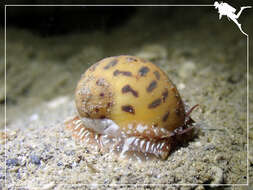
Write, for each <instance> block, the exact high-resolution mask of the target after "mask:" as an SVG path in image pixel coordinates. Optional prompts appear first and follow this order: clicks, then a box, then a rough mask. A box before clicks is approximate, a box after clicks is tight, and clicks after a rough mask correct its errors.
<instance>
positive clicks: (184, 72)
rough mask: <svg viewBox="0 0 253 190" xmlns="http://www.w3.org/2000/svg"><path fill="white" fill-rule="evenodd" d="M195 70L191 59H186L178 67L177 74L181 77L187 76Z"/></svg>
mask: <svg viewBox="0 0 253 190" xmlns="http://www.w3.org/2000/svg"><path fill="white" fill-rule="evenodd" d="M195 70H196V65H195V63H194V62H192V61H187V62H185V63H183V64H182V66H181V67H180V68H179V73H178V74H179V76H180V77H182V78H188V77H191V76H192V75H193V73H194V72H195Z"/></svg>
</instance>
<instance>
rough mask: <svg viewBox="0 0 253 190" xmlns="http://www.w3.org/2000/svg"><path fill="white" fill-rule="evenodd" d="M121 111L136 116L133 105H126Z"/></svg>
mask: <svg viewBox="0 0 253 190" xmlns="http://www.w3.org/2000/svg"><path fill="white" fill-rule="evenodd" d="M121 109H122V110H123V111H125V112H128V113H131V114H135V110H134V108H133V106H131V105H124V106H122V107H121Z"/></svg>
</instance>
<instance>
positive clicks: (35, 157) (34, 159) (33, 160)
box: [30, 155, 40, 165]
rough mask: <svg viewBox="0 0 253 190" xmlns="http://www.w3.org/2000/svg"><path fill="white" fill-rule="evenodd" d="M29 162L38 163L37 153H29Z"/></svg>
mask: <svg viewBox="0 0 253 190" xmlns="http://www.w3.org/2000/svg"><path fill="white" fill-rule="evenodd" d="M30 162H31V163H33V164H36V165H40V157H39V156H37V155H31V156H30Z"/></svg>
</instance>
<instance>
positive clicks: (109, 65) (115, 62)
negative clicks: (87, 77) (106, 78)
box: [104, 59, 118, 69]
mask: <svg viewBox="0 0 253 190" xmlns="http://www.w3.org/2000/svg"><path fill="white" fill-rule="evenodd" d="M117 63H118V59H113V60H112V61H110V62H109V63H108V64H107V65H106V66H105V67H104V69H109V68H111V67H114V66H115V65H117Z"/></svg>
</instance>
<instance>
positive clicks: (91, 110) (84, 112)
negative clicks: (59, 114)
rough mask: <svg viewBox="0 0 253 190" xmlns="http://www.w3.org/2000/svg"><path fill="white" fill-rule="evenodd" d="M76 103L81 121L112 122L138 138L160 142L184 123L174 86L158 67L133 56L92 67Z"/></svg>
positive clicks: (79, 84)
mask: <svg viewBox="0 0 253 190" xmlns="http://www.w3.org/2000/svg"><path fill="white" fill-rule="evenodd" d="M75 101H76V107H77V110H78V113H79V115H80V117H88V118H108V119H111V120H113V121H114V122H115V123H117V124H118V125H119V126H120V128H121V130H123V131H124V132H125V133H127V134H130V135H135V136H142V137H146V138H161V137H163V135H165V136H166V135H167V133H165V131H167V132H172V131H174V130H175V129H176V128H177V127H179V126H182V125H183V124H184V121H185V110H184V105H183V103H182V100H181V98H180V95H179V93H178V91H177V89H176V87H175V85H174V84H173V83H172V82H171V81H170V80H169V79H168V77H167V76H166V74H165V73H164V72H163V71H162V70H161V69H160V68H159V67H157V66H156V65H154V64H152V63H151V62H148V61H145V60H142V59H140V58H137V57H133V56H118V57H109V58H105V59H103V60H101V61H99V62H98V63H96V64H95V65H93V66H91V67H90V68H89V69H88V70H87V71H86V72H85V73H84V75H83V76H82V77H81V79H80V81H79V82H78V85H77V88H76V94H75ZM140 126H141V127H140ZM156 129H158V130H156ZM164 129H165V130H164ZM163 133H164V134H163Z"/></svg>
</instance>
